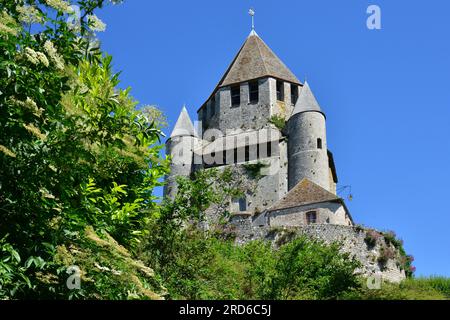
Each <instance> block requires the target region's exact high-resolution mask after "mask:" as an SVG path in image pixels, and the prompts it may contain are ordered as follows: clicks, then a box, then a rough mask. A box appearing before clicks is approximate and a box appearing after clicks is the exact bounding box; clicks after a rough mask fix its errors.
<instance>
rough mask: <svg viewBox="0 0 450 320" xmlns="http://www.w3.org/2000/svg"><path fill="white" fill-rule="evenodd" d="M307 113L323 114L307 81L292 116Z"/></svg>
mask: <svg viewBox="0 0 450 320" xmlns="http://www.w3.org/2000/svg"><path fill="white" fill-rule="evenodd" d="M305 111H317V112H320V113H323V112H322V109H320V106H319V103H318V102H317V100H316V97H314V94H313V93H312V91H311V88H310V87H309V84H308V82H307V81H305V83H304V84H303V87H302V89H301V91H300V94H299V96H298V99H297V102H296V103H295V107H294V110H293V111H292V116H293V115H294V114H297V113H301V112H305Z"/></svg>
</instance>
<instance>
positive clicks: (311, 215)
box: [306, 211, 317, 224]
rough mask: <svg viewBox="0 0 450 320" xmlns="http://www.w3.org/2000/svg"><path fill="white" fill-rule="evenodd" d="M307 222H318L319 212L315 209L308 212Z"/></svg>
mask: <svg viewBox="0 0 450 320" xmlns="http://www.w3.org/2000/svg"><path fill="white" fill-rule="evenodd" d="M306 223H307V224H314V223H317V213H316V212H315V211H310V212H307V213H306Z"/></svg>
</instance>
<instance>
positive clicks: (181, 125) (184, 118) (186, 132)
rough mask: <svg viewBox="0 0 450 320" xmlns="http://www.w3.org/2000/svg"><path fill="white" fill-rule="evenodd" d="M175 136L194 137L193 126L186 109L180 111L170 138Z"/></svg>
mask: <svg viewBox="0 0 450 320" xmlns="http://www.w3.org/2000/svg"><path fill="white" fill-rule="evenodd" d="M177 136H192V137H194V136H196V133H195V129H194V125H193V124H192V121H191V118H190V117H189V114H188V112H187V110H186V107H183V109H182V110H181V112H180V115H179V116H178V120H177V123H175V126H174V128H173V130H172V133H171V134H170V138H173V137H177Z"/></svg>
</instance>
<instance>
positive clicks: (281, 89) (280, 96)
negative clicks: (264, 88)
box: [277, 80, 284, 101]
mask: <svg viewBox="0 0 450 320" xmlns="http://www.w3.org/2000/svg"><path fill="white" fill-rule="evenodd" d="M277 100H278V101H284V82H283V81H281V80H277Z"/></svg>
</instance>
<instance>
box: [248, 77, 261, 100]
mask: <svg viewBox="0 0 450 320" xmlns="http://www.w3.org/2000/svg"><path fill="white" fill-rule="evenodd" d="M248 90H249V100H250V103H258V100H259V86H258V81H251V82H249V83H248Z"/></svg>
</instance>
